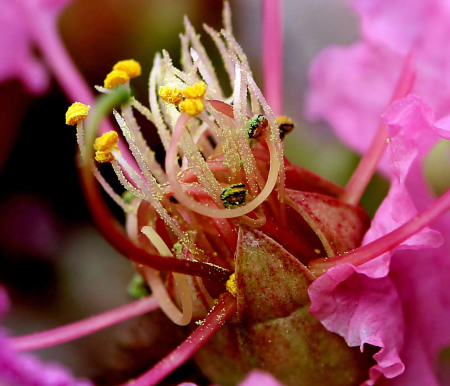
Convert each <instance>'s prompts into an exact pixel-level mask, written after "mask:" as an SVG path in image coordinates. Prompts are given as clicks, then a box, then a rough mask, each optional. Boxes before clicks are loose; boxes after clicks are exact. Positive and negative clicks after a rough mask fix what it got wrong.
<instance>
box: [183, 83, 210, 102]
mask: <svg viewBox="0 0 450 386" xmlns="http://www.w3.org/2000/svg"><path fill="white" fill-rule="evenodd" d="M205 92H206V83H205V82H198V83H194V84H193V85H192V86H188V87H186V88H185V89H184V90H183V95H184V97H185V98H189V99H193V98H201V97H203V95H205Z"/></svg>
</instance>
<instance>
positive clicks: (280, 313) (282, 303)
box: [235, 227, 314, 324]
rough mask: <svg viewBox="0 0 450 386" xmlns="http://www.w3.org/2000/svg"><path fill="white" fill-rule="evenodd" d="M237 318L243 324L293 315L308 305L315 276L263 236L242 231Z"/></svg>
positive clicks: (237, 253) (238, 248) (247, 230)
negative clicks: (309, 289)
mask: <svg viewBox="0 0 450 386" xmlns="http://www.w3.org/2000/svg"><path fill="white" fill-rule="evenodd" d="M235 273H236V282H237V290H238V294H237V305H238V316H239V318H240V320H241V322H242V323H243V324H249V323H256V322H261V321H266V320H269V319H273V318H280V317H285V316H288V315H290V314H291V313H292V312H293V311H294V310H296V309H297V308H299V307H303V306H305V305H307V304H309V297H308V292H307V290H308V287H309V285H310V284H311V283H312V281H313V280H314V276H313V275H312V274H311V272H309V270H308V269H307V268H306V267H305V266H304V265H303V264H301V263H300V262H299V261H298V260H297V259H296V258H295V257H294V256H292V255H291V254H290V253H289V252H287V251H286V250H285V249H284V248H283V247H282V246H281V245H280V244H278V243H276V242H275V241H274V240H273V239H271V238H270V237H268V236H266V235H265V234H264V233H262V232H260V231H258V230H255V229H252V228H248V227H241V228H240V231H239V237H238V246H237V251H236V272H235Z"/></svg>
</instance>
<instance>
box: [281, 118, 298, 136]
mask: <svg viewBox="0 0 450 386" xmlns="http://www.w3.org/2000/svg"><path fill="white" fill-rule="evenodd" d="M277 123H278V130H279V131H280V139H284V137H285V136H286V134H289V133H290V132H291V131H292V130H294V127H295V125H294V122H292V119H291V118H289V117H287V116H285V115H282V116H280V117H277Z"/></svg>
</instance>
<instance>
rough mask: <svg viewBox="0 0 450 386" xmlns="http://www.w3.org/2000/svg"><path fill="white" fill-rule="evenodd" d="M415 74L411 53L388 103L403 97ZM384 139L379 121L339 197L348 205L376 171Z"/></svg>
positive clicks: (411, 85)
mask: <svg viewBox="0 0 450 386" xmlns="http://www.w3.org/2000/svg"><path fill="white" fill-rule="evenodd" d="M415 75H416V73H415V70H414V66H413V58H412V54H409V55H408V56H407V57H406V58H405V62H404V63H403V67H402V69H401V72H400V76H399V78H398V81H397V84H396V86H395V89H394V92H393V94H392V97H391V100H390V102H389V103H392V102H394V101H396V100H397V99H400V98H403V97H404V96H406V95H407V94H408V93H409V92H410V91H411V90H412V88H413V86H414V79H415ZM386 139H387V133H386V125H385V124H384V123H381V124H380V126H378V129H377V131H376V132H375V136H374V138H373V140H372V142H371V144H370V147H369V149H368V151H366V153H365V154H364V156H363V158H362V159H361V161H360V163H359V164H358V167H357V168H356V170H355V172H354V173H353V175H352V177H351V178H350V181H349V182H348V184H347V186H346V187H345V190H344V193H343V195H342V197H341V200H342V201H344V202H346V203H348V204H350V205H356V204H358V202H359V200H360V199H361V196H362V195H363V193H364V191H365V190H366V187H367V185H368V184H369V182H370V180H371V179H372V176H373V174H374V173H375V171H376V168H377V166H378V163H379V161H380V159H381V157H382V156H383V154H384V151H385V150H386V146H387V142H386Z"/></svg>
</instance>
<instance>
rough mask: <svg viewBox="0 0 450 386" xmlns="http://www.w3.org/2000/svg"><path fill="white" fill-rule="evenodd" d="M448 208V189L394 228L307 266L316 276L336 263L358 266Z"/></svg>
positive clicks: (394, 244) (449, 196)
mask: <svg viewBox="0 0 450 386" xmlns="http://www.w3.org/2000/svg"><path fill="white" fill-rule="evenodd" d="M449 209H450V190H448V191H447V192H446V193H444V194H443V195H442V196H441V197H439V198H438V199H437V200H436V201H435V202H434V203H433V204H432V205H431V206H430V207H429V208H427V209H426V210H424V211H423V212H422V213H420V214H418V215H417V216H415V217H414V218H412V219H411V220H409V221H408V222H407V223H405V224H403V225H402V226H400V227H398V228H397V229H396V230H394V231H392V232H390V233H388V234H386V235H384V236H383V237H380V238H379V239H377V240H375V241H372V242H371V243H369V244H366V245H363V246H362V247H360V248H357V249H354V250H353V251H350V252H348V253H345V254H343V255H340V256H332V257H329V258H325V259H318V260H314V261H313V262H311V263H310V265H309V268H310V270H311V271H312V272H313V273H314V274H315V275H316V276H320V275H322V274H323V273H325V271H326V270H327V269H330V268H332V267H334V266H336V265H338V264H343V263H348V264H352V265H354V266H358V265H361V264H364V263H367V262H368V261H370V260H372V259H374V258H376V257H378V256H380V255H382V254H383V253H386V252H392V251H393V249H394V248H395V247H397V246H398V245H400V244H401V243H402V242H403V241H405V240H407V239H408V238H409V237H411V236H413V235H414V234H416V233H417V232H419V231H420V230H421V229H423V228H424V227H426V226H427V225H428V224H429V223H430V222H431V221H433V220H435V219H436V218H438V217H440V216H441V215H442V214H444V213H445V212H446V211H447V210H449Z"/></svg>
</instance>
